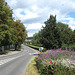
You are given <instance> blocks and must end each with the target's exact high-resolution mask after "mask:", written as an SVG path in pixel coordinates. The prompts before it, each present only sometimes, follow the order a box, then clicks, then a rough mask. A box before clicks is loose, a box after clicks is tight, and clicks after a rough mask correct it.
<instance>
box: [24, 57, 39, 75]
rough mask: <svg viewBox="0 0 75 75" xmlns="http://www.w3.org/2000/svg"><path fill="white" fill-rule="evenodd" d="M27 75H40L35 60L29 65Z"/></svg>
mask: <svg viewBox="0 0 75 75" xmlns="http://www.w3.org/2000/svg"><path fill="white" fill-rule="evenodd" d="M25 75H40V74H39V73H38V70H37V67H36V62H35V58H34V59H32V61H31V62H30V63H29V65H28V68H27V70H26V74H25Z"/></svg>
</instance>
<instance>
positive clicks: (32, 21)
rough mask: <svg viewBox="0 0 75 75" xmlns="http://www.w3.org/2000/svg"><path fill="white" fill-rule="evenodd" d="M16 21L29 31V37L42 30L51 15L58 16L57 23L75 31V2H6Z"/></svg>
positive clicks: (30, 0)
mask: <svg viewBox="0 0 75 75" xmlns="http://www.w3.org/2000/svg"><path fill="white" fill-rule="evenodd" d="M5 1H6V2H7V3H8V5H9V6H10V8H11V9H13V13H14V14H13V17H15V20H18V19H20V20H21V22H22V23H23V24H24V26H25V27H26V30H27V31H28V37H31V36H33V34H35V33H37V32H38V31H40V30H41V28H42V26H45V25H44V22H45V21H47V19H49V17H50V15H56V19H57V22H62V23H65V24H68V25H69V27H70V28H71V29H72V30H74V29H75V0H5Z"/></svg>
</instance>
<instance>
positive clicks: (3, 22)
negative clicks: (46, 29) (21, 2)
mask: <svg viewBox="0 0 75 75" xmlns="http://www.w3.org/2000/svg"><path fill="white" fill-rule="evenodd" d="M12 14H13V12H12V10H11V9H10V7H9V6H8V5H7V3H6V2H5V0H0V46H2V45H3V46H6V45H10V44H15V49H16V48H17V46H20V45H21V44H22V43H23V42H24V41H25V38H26V36H27V31H26V28H25V27H24V25H23V23H21V22H20V20H17V21H16V22H15V21H14V20H13V17H12Z"/></svg>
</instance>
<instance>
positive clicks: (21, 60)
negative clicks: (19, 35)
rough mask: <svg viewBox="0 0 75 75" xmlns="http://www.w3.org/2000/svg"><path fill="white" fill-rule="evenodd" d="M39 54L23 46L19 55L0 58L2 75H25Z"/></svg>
mask: <svg viewBox="0 0 75 75" xmlns="http://www.w3.org/2000/svg"><path fill="white" fill-rule="evenodd" d="M37 54H38V52H37V51H35V50H33V49H31V48H29V47H27V46H25V45H22V50H21V51H20V52H19V53H16V54H13V55H7V56H3V57H0V75H25V71H26V68H27V65H28V64H29V62H30V60H31V59H32V58H33V57H34V56H35V55H37Z"/></svg>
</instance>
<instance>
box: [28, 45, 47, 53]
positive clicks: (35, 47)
mask: <svg viewBox="0 0 75 75" xmlns="http://www.w3.org/2000/svg"><path fill="white" fill-rule="evenodd" d="M28 46H29V47H31V48H33V49H36V50H39V48H40V47H38V46H33V45H28ZM45 51H46V48H43V52H45Z"/></svg>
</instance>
